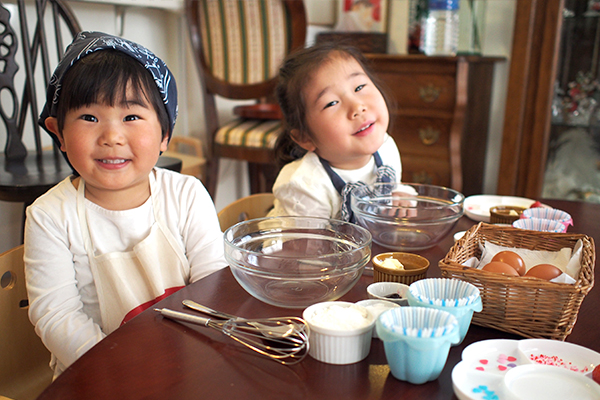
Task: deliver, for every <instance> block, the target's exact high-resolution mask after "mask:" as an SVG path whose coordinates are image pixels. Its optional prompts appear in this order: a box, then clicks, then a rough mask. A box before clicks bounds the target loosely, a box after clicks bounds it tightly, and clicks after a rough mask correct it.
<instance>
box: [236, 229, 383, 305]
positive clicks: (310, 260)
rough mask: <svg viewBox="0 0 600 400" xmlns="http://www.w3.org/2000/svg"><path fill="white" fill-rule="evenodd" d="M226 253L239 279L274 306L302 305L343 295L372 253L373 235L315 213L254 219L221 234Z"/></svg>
mask: <svg viewBox="0 0 600 400" xmlns="http://www.w3.org/2000/svg"><path fill="white" fill-rule="evenodd" d="M224 241H225V258H226V259H227V261H228V262H229V266H230V268H231V271H232V273H233V276H234V277H235V279H236V280H237V281H238V283H239V284H240V285H241V286H242V287H243V288H244V289H245V290H246V291H247V292H248V293H250V294H251V295H252V296H254V297H256V298H257V299H259V300H261V301H263V302H265V303H268V304H272V305H274V306H278V307H286V308H306V307H308V306H310V305H312V304H314V303H319V302H323V301H332V300H336V299H338V298H340V297H341V296H343V295H344V294H346V293H347V292H348V291H349V290H350V289H351V288H352V287H353V286H354V285H355V284H356V282H357V281H358V279H359V278H360V276H361V275H362V273H363V270H364V267H365V265H366V264H367V263H368V262H369V260H370V257H371V234H370V233H369V231H367V230H366V229H364V228H362V227H360V226H358V225H355V224H351V223H347V222H343V221H338V220H332V219H326V218H313V217H274V218H258V219H252V220H249V221H244V222H240V223H238V224H236V225H234V226H232V227H231V228H229V229H227V230H226V231H225V233H224Z"/></svg>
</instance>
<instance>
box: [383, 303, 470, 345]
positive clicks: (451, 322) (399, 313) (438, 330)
mask: <svg viewBox="0 0 600 400" xmlns="http://www.w3.org/2000/svg"><path fill="white" fill-rule="evenodd" d="M380 322H381V325H382V326H383V327H385V328H386V329H388V330H389V331H391V332H394V333H398V334H401V335H404V336H411V337H423V338H432V337H441V336H444V335H446V334H449V333H451V332H452V331H453V330H455V329H456V326H457V325H458V320H457V319H456V317H455V316H454V315H452V314H450V313H448V312H446V311H442V310H436V309H433V308H424V307H402V308H399V309H392V310H388V311H386V312H384V313H382V314H381V316H380Z"/></svg>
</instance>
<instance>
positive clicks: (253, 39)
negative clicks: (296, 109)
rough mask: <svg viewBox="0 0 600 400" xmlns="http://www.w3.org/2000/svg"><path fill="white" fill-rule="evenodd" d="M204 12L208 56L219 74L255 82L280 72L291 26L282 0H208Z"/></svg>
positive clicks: (238, 81) (232, 80)
mask: <svg viewBox="0 0 600 400" xmlns="http://www.w3.org/2000/svg"><path fill="white" fill-rule="evenodd" d="M200 15H201V29H202V40H203V47H204V57H205V60H206V63H207V64H208V65H209V66H210V69H211V71H212V73H213V75H214V76H215V77H217V78H218V79H221V80H223V81H226V82H230V83H234V84H252V83H256V82H263V81H265V80H268V79H270V78H273V77H274V76H275V75H276V74H277V71H278V68H279V65H280V63H281V61H283V59H284V57H285V55H286V54H287V52H288V49H289V46H290V43H289V40H290V29H291V16H289V15H287V12H286V10H285V8H284V6H283V4H282V2H281V1H280V0H243V1H240V0H204V1H203V2H202V5H201V6H200Z"/></svg>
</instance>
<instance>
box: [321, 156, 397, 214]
mask: <svg viewBox="0 0 600 400" xmlns="http://www.w3.org/2000/svg"><path fill="white" fill-rule="evenodd" d="M373 158H374V159H375V165H376V166H377V178H376V182H387V183H389V182H395V181H396V171H394V168H392V167H390V166H388V165H384V164H383V161H382V160H381V156H380V155H379V152H377V151H376V152H375V153H373ZM319 160H320V161H321V164H322V165H323V168H325V172H327V175H329V178H330V179H331V183H333V186H334V187H335V190H337V192H338V193H339V194H340V196H342V217H341V219H342V220H343V221H347V222H352V223H356V221H355V218H354V213H353V212H352V208H351V207H350V200H351V196H350V192H351V191H352V189H353V188H355V187H357V186H366V183H364V182H362V181H358V182H350V183H346V182H344V180H343V179H342V178H341V177H340V176H339V175H338V174H337V173H336V172H335V171H334V170H333V168H331V165H329V161H327V160H325V159H323V158H321V157H319Z"/></svg>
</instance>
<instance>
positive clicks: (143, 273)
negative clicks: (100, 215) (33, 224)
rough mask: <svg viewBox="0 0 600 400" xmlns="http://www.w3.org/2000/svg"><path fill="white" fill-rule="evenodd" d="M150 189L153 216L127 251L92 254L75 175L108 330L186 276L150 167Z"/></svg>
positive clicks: (80, 199)
mask: <svg viewBox="0 0 600 400" xmlns="http://www.w3.org/2000/svg"><path fill="white" fill-rule="evenodd" d="M150 195H151V198H152V209H153V211H154V219H155V221H154V224H153V225H152V228H151V230H150V234H149V235H148V236H147V237H146V238H145V239H143V240H142V241H141V242H140V243H138V244H137V245H135V246H134V247H133V250H131V251H127V252H112V253H107V254H100V255H96V253H95V249H94V245H93V243H92V240H91V237H90V232H89V226H88V223H87V217H86V210H85V182H84V181H83V179H82V178H80V182H79V187H78V190H77V214H78V216H79V223H80V225H81V232H82V235H83V240H84V243H85V250H86V252H87V255H88V258H89V261H90V267H91V270H92V274H93V276H94V282H95V284H96V290H97V292H98V302H99V306H100V315H101V317H102V331H103V332H104V333H106V334H107V335H108V334H109V333H111V332H112V331H114V330H115V329H117V328H118V327H119V326H120V325H121V324H123V323H125V322H127V321H129V320H130V319H131V318H133V317H134V316H136V315H137V314H139V313H141V312H142V311H143V310H145V309H146V308H149V307H151V306H152V305H153V304H155V303H157V302H158V301H160V300H162V299H163V298H165V297H167V296H169V295H170V294H172V293H174V292H176V291H177V290H179V289H181V288H182V287H184V286H185V285H186V284H187V283H188V282H189V277H190V266H189V262H188V260H187V258H186V256H185V254H184V253H183V250H182V249H181V247H180V246H178V245H177V241H176V239H175V238H174V236H173V234H172V233H171V232H170V231H169V229H168V228H167V227H166V225H165V224H164V223H163V221H162V217H161V213H160V210H161V208H162V204H160V201H159V200H158V196H157V195H156V178H155V176H154V171H152V172H151V173H150Z"/></svg>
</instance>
